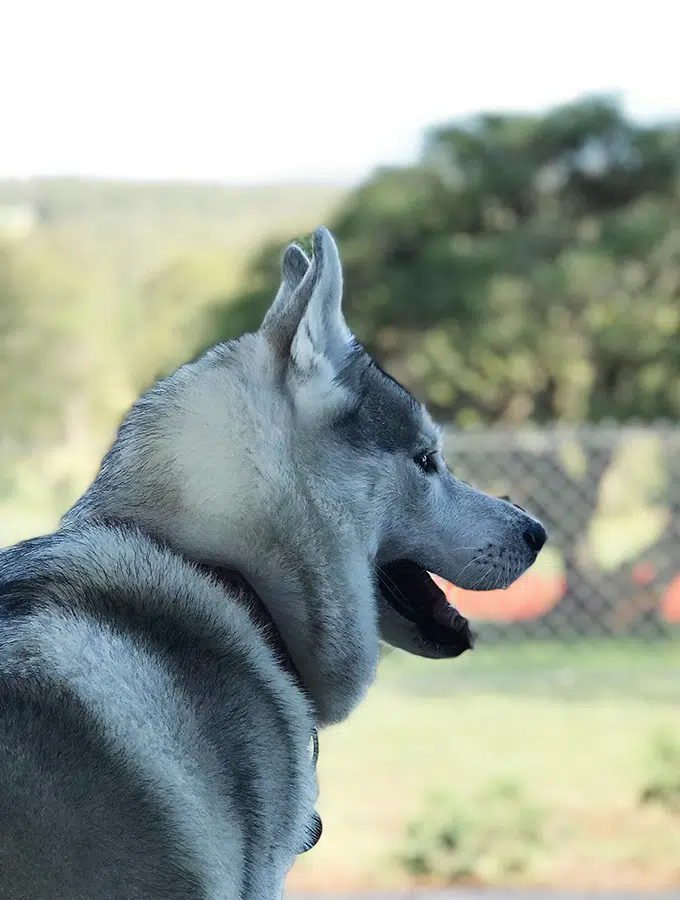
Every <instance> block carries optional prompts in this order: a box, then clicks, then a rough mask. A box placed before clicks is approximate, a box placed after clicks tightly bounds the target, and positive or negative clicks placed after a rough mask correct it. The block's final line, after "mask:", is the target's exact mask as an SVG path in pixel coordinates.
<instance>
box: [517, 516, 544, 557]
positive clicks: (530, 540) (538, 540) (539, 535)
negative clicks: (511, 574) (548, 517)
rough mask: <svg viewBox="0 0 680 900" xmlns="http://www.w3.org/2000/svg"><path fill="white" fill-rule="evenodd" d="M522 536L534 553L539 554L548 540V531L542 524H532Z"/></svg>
mask: <svg viewBox="0 0 680 900" xmlns="http://www.w3.org/2000/svg"><path fill="white" fill-rule="evenodd" d="M522 536H523V537H524V540H525V541H526V542H527V544H528V546H529V547H530V549H531V550H533V551H534V553H538V551H539V550H540V549H541V547H542V546H543V544H545V542H546V540H547V539H548V535H547V533H546V530H545V528H544V527H543V526H542V525H541V523H540V522H532V523H531V524H530V525H529V526H528V527H527V528H525V529H524V532H523V535H522Z"/></svg>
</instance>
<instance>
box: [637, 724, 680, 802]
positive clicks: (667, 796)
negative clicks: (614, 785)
mask: <svg viewBox="0 0 680 900" xmlns="http://www.w3.org/2000/svg"><path fill="white" fill-rule="evenodd" d="M649 757H650V759H649V776H648V778H647V780H646V782H645V784H644V785H643V787H642V790H641V791H640V803H642V804H654V805H656V806H661V807H663V808H664V809H666V810H667V811H668V812H671V813H675V814H677V815H680V739H678V738H677V737H674V736H673V735H671V734H667V733H663V734H659V735H657V736H656V738H655V739H654V741H653V743H652V745H651V748H650V754H649Z"/></svg>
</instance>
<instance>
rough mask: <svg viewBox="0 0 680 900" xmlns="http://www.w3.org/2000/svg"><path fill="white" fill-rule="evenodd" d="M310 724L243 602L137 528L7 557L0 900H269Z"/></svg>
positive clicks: (303, 822)
mask: <svg viewBox="0 0 680 900" xmlns="http://www.w3.org/2000/svg"><path fill="white" fill-rule="evenodd" d="M230 594H231V596H230ZM311 729H312V724H311V718H310V713H309V709H308V708H307V704H306V702H305V701H304V699H303V696H302V694H301V693H300V691H299V690H298V689H297V687H296V685H295V684H294V682H293V680H292V679H291V678H289V677H288V675H287V674H286V673H285V672H284V671H282V669H281V667H280V665H279V664H278V660H277V659H276V658H275V655H274V653H273V652H272V650H271V649H270V647H269V645H268V643H267V642H266V641H265V639H264V638H263V636H262V633H261V631H260V630H259V629H258V628H257V627H255V626H254V623H253V621H252V619H251V617H250V615H249V612H248V609H247V602H244V601H243V600H239V599H238V598H237V596H236V595H235V592H234V591H232V592H229V591H228V590H225V588H224V587H223V586H222V585H220V584H219V583H217V582H215V581H214V580H213V579H211V578H210V576H209V575H204V574H202V573H201V572H200V571H199V570H198V569H197V568H196V567H195V566H193V565H192V564H190V563H188V562H186V561H184V560H182V559H181V558H179V557H178V556H177V555H176V554H174V553H172V552H170V551H169V550H168V549H166V548H164V547H162V546H159V545H157V544H155V543H154V542H153V541H151V540H150V539H149V538H148V537H146V536H145V535H144V534H143V533H142V532H140V531H138V530H137V529H135V528H128V527H125V526H115V527H113V526H106V525H103V524H93V525H87V526H84V527H83V528H81V529H79V530H78V531H75V530H66V531H64V532H58V533H57V534H55V535H51V536H48V537H44V538H38V539H35V540H31V541H27V542H25V543H23V544H19V545H17V546H16V547H13V548H9V549H8V550H4V551H2V552H0V796H1V797H2V816H1V818H0V897H2V898H3V900H20V898H21V900H28V898H31V900H43V898H44V900H47V898H50V900H60V898H63V900H67V898H68V900H75V898H92V900H94V898H98V900H114V898H116V900H118V898H120V900H123V898H125V900H134V898H140V900H141V898H145V900H153V898H156V897H158V898H160V897H163V898H169V897H182V898H191V897H196V898H198V897H202V898H203V897H215V898H217V897H220V898H229V897H239V898H240V897H251V896H252V897H255V896H271V895H274V894H275V892H276V884H277V883H280V882H281V881H282V879H283V876H284V874H285V871H286V870H287V868H288V867H289V865H290V860H291V859H292V858H293V857H294V856H295V854H296V853H297V852H299V850H300V849H301V847H302V845H303V844H304V842H305V840H306V836H307V832H308V830H309V827H310V823H311V818H310V817H311V810H312V807H313V803H314V800H315V796H316V783H315V776H314V771H313V765H312V762H311V760H310V757H309V751H308V742H309V735H310V733H311ZM263 878H266V879H274V882H273V883H271V884H269V883H262V879H263Z"/></svg>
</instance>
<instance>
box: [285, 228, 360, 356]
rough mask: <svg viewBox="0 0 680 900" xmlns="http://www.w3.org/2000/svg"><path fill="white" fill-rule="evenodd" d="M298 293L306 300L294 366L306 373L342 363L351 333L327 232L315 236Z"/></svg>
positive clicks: (335, 254)
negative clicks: (325, 364) (324, 363)
mask: <svg viewBox="0 0 680 900" xmlns="http://www.w3.org/2000/svg"><path fill="white" fill-rule="evenodd" d="M298 290H299V293H300V294H301V295H307V294H308V297H309V299H308V301H307V304H306V307H305V310H304V313H303V315H302V318H301V320H300V323H299V325H298V328H297V330H296V332H295V337H294V338H293V343H292V346H291V358H292V361H293V364H294V365H295V367H296V368H297V369H299V370H301V371H305V370H309V369H311V368H313V367H314V366H315V365H317V364H318V362H320V361H321V360H322V359H325V360H326V361H327V362H331V363H332V364H334V363H338V362H341V361H342V359H343V358H344V356H345V354H346V352H347V345H348V343H349V342H350V340H351V333H350V331H349V329H348V328H347V325H346V324H345V320H344V318H343V315H342V267H341V265H340V255H339V253H338V248H337V246H336V244H335V241H334V240H333V238H332V236H331V233H330V231H328V230H327V229H326V228H317V230H316V231H315V232H314V256H313V259H312V264H311V266H310V269H309V272H308V273H307V275H306V276H305V278H304V279H303V281H302V283H301V284H300V287H299V289H298Z"/></svg>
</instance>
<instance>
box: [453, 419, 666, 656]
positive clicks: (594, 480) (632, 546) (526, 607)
mask: <svg viewBox="0 0 680 900" xmlns="http://www.w3.org/2000/svg"><path fill="white" fill-rule="evenodd" d="M445 449H446V454H447V461H448V463H449V467H450V468H451V470H452V471H453V472H454V474H455V475H456V476H457V477H459V478H461V479H464V480H465V481H468V482H470V483H471V484H473V485H475V486H476V487H479V488H481V489H483V490H485V491H488V492H489V493H492V494H495V495H499V496H500V495H505V494H507V495H509V496H510V497H511V498H512V500H513V501H514V502H515V503H518V504H519V505H520V506H523V507H524V508H525V509H526V510H527V511H528V512H531V513H532V514H533V515H535V516H537V517H538V518H539V519H540V520H541V521H542V522H543V524H544V525H545V527H546V529H547V531H548V536H549V541H548V544H547V545H546V547H545V549H544V550H543V552H542V553H541V554H540V556H539V559H538V561H537V562H536V564H535V565H534V566H533V567H532V569H530V570H529V572H527V573H525V575H523V576H522V578H520V579H519V580H518V581H517V582H516V583H515V584H514V585H513V586H511V587H510V588H508V589H507V590H505V591H490V592H472V591H461V590H459V589H453V588H452V589H451V594H452V600H453V602H454V603H455V604H456V606H458V607H459V608H460V609H461V611H462V612H464V613H465V614H466V615H467V616H468V617H469V618H471V619H472V620H473V621H474V622H475V625H476V627H477V630H479V631H483V632H484V633H485V637H486V639H489V638H494V637H495V638H497V639H499V640H501V639H508V638H510V637H524V636H532V637H556V638H559V639H564V640H570V639H575V638H581V637H596V636H614V635H615V636H624V635H626V636H630V637H634V638H639V639H642V640H651V639H652V638H654V637H659V636H662V635H666V634H670V633H671V632H673V631H674V630H677V631H680V428H678V427H673V426H663V425H659V426H655V427H636V426H631V427H621V426H576V427H573V428H563V427H560V428H541V429H530V430H529V429H526V430H510V429H507V430H505V429H499V428H494V429H487V430H484V431H481V430H480V431H474V430H472V431H470V430H466V431H456V430H453V429H451V430H449V431H447V432H446V435H445Z"/></svg>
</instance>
